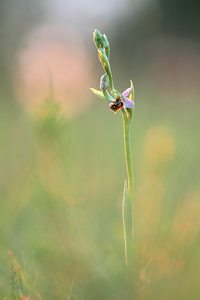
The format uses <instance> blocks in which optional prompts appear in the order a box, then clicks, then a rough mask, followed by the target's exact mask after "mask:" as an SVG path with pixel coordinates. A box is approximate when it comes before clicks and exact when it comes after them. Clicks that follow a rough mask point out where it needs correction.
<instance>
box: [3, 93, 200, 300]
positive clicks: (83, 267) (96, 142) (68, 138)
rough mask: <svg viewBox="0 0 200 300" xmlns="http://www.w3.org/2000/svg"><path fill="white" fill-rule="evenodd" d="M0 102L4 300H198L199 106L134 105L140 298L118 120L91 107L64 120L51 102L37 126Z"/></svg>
mask: <svg viewBox="0 0 200 300" xmlns="http://www.w3.org/2000/svg"><path fill="white" fill-rule="evenodd" d="M145 98H146V95H145V96H144V99H145ZM2 103H3V102H2ZM2 103H1V109H0V123H1V124H0V136H1V138H0V163H1V169H0V197H1V202H0V220H1V222H0V224H1V227H0V298H1V299H19V295H20V293H21V294H23V295H27V296H28V295H31V299H48V300H51V299H52V300H53V299H71V300H72V299H87V300H90V299H91V300H93V299H99V300H102V299H104V300H105V299H109V300H111V299H125V300H126V299H127V300H131V299H149V300H150V299H154V300H155V299H159V300H160V299H162V300H165V299H174V300H175V299H188V298H189V296H190V298H192V299H199V298H198V297H199V293H200V288H199V282H198V278H199V272H200V271H199V263H198V262H199V246H200V234H199V225H200V224H199V220H200V189H199V175H200V167H199V164H198V163H199V148H200V142H199V126H200V119H199V117H198V111H199V103H196V102H194V103H192V104H190V105H188V103H186V102H185V103H184V102H182V103H173V102H172V101H171V102H166V103H163V102H162V103H159V102H158V101H156V99H154V100H153V101H151V99H149V102H147V101H145V100H143V99H142V97H141V99H140V102H138V103H137V106H136V114H135V117H134V121H133V128H132V129H133V136H134V139H133V140H132V143H133V147H134V169H135V177H136V183H135V184H136V195H135V208H134V216H135V220H134V223H135V225H134V226H135V233H134V239H135V244H134V251H135V253H134V255H135V268H134V276H135V277H134V280H133V281H134V288H133V289H130V288H128V287H127V286H126V280H125V271H124V252H123V251H124V250H123V232H122V221H121V199H122V190H123V183H124V178H125V169H124V161H123V160H124V156H123V143H122V128H121V122H122V120H121V117H120V114H119V115H117V116H115V115H114V114H111V113H110V112H109V110H107V111H105V106H104V105H102V103H101V102H97V101H95V104H94V105H93V107H92V108H91V109H90V111H88V112H87V113H85V114H83V115H81V116H80V117H79V118H78V117H77V118H76V119H74V120H72V121H70V122H68V121H67V120H65V118H64V117H63V116H61V115H60V114H59V110H58V108H57V106H55V105H54V104H53V103H52V102H51V101H49V103H46V104H45V105H44V107H43V108H42V109H41V110H40V113H38V115H37V117H35V118H32V117H30V116H28V115H26V114H25V113H23V112H22V111H20V110H19V109H17V110H15V111H13V110H11V109H10V108H8V107H6V106H5V105H3V104H2ZM19 277H21V281H22V286H23V290H21V287H20V280H19ZM13 278H14V279H13ZM13 280H14V281H15V284H14V283H13ZM21 297H22V296H21Z"/></svg>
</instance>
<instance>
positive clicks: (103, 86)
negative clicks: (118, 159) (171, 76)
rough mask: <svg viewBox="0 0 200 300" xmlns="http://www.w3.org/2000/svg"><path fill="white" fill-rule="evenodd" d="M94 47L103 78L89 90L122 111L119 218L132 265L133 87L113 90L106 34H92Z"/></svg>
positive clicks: (111, 107) (113, 109)
mask: <svg viewBox="0 0 200 300" xmlns="http://www.w3.org/2000/svg"><path fill="white" fill-rule="evenodd" d="M93 39H94V44H95V46H96V48H97V52H98V57H99V60H100V62H101V64H102V67H103V70H104V72H105V74H104V75H102V76H101V79H100V90H96V89H93V88H92V89H91V91H92V92H93V93H94V94H95V95H96V96H98V97H99V98H101V99H103V100H105V101H107V102H108V105H109V108H110V110H111V111H112V112H114V113H117V112H118V111H121V113H122V118H123V128H124V151H125V161H126V169H127V180H125V183H124V193H123V202H122V218H123V229H124V246H125V261H126V264H127V265H129V266H130V265H131V262H132V252H133V251H132V247H133V234H132V233H133V228H132V227H133V222H132V207H133V196H134V176H133V169H132V156H131V147H130V123H131V119H132V115H133V110H134V107H135V103H134V87H133V83H132V81H130V87H129V88H128V89H126V90H125V91H124V92H122V93H120V92H119V91H118V90H116V89H115V88H114V83H113V76H112V71H111V66H110V61H109V57H110V46H109V42H108V39H107V37H106V35H105V34H102V33H101V32H100V31H99V30H94V32H93Z"/></svg>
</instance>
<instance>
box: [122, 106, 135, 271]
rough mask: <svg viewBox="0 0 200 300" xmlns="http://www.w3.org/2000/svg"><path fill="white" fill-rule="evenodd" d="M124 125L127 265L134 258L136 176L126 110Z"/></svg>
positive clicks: (128, 117) (123, 210)
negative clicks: (133, 215)
mask: <svg viewBox="0 0 200 300" xmlns="http://www.w3.org/2000/svg"><path fill="white" fill-rule="evenodd" d="M122 116H123V127H124V151H125V162H126V170H127V184H126V181H125V186H124V197H123V205H122V215H123V227H124V246H125V260H126V264H127V266H129V267H130V266H131V264H132V260H133V259H132V258H133V251H132V250H133V221H132V206H133V193H134V176H133V168H132V158H131V147H130V116H129V115H128V113H127V112H126V111H122Z"/></svg>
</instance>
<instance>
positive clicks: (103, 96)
mask: <svg viewBox="0 0 200 300" xmlns="http://www.w3.org/2000/svg"><path fill="white" fill-rule="evenodd" d="M90 90H91V91H92V92H93V93H94V94H95V95H96V96H97V97H99V98H100V99H103V100H106V101H109V102H113V101H114V100H115V99H114V98H113V97H112V96H111V95H110V94H109V93H108V91H107V90H102V91H100V90H96V89H93V88H90Z"/></svg>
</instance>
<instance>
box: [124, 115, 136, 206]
mask: <svg viewBox="0 0 200 300" xmlns="http://www.w3.org/2000/svg"><path fill="white" fill-rule="evenodd" d="M123 125H124V151H125V161H126V170H127V182H128V194H129V197H130V202H131V205H132V202H133V193H134V176H133V167H132V155H131V146H130V117H129V115H127V113H126V112H123Z"/></svg>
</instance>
